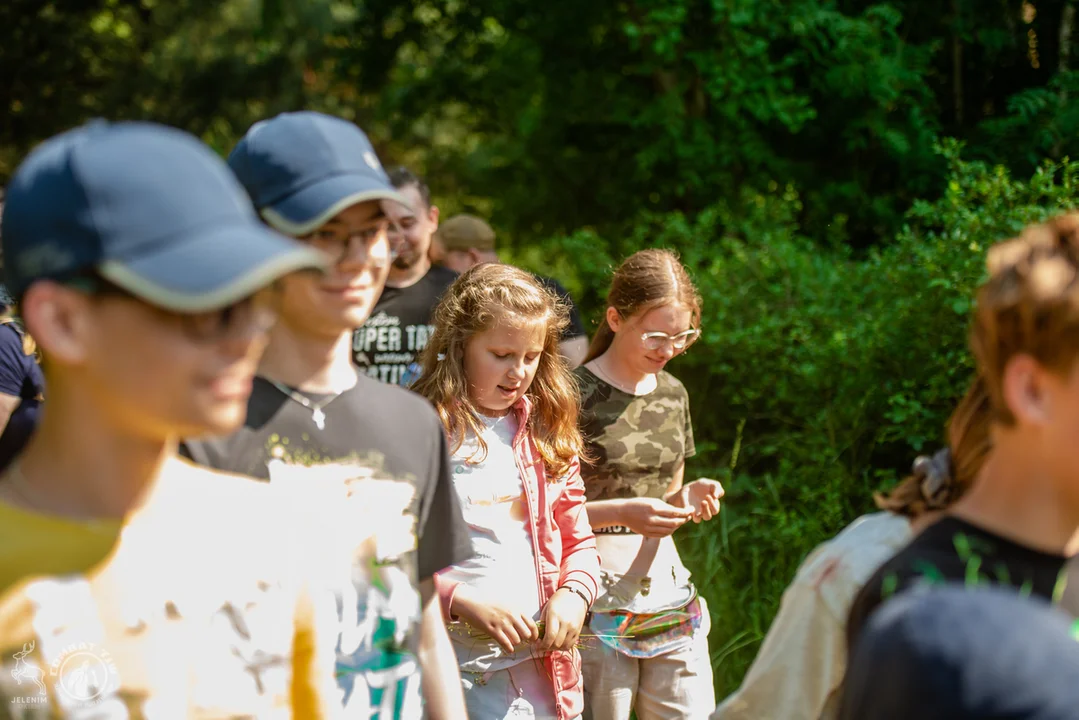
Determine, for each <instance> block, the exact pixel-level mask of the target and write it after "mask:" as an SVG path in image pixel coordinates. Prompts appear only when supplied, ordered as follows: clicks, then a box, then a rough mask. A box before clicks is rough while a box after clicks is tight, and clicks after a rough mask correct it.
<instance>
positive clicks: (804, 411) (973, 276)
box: [519, 142, 1079, 697]
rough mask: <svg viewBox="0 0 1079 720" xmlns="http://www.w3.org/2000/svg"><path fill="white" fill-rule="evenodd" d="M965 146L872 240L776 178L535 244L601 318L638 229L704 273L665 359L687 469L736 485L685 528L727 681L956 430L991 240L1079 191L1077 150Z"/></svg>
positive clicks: (686, 548) (684, 540) (698, 275)
mask: <svg viewBox="0 0 1079 720" xmlns="http://www.w3.org/2000/svg"><path fill="white" fill-rule="evenodd" d="M960 149H961V148H960V146H959V145H958V144H957V143H954V142H947V143H944V144H943V145H942V146H941V147H940V148H939V151H940V153H941V154H942V156H943V158H944V160H945V161H946V162H947V163H948V165H949V167H950V173H949V180H948V184H947V187H946V188H945V190H944V192H943V195H942V196H941V197H940V199H939V200H936V201H933V202H931V203H929V202H919V203H916V204H915V205H914V207H913V209H912V210H911V211H910V212H909V213H908V214H907V216H906V223H905V226H904V227H903V229H902V231H901V232H900V234H899V235H898V236H897V237H896V238H895V239H894V241H893V242H891V243H890V244H888V245H887V246H885V247H883V248H881V249H878V250H875V251H873V252H872V253H870V254H867V255H865V256H860V257H857V256H853V255H852V254H851V253H850V252H849V251H848V250H846V249H845V248H843V247H842V246H840V245H838V244H836V246H835V247H827V246H825V247H822V244H821V243H820V242H812V241H810V240H809V239H808V238H806V237H804V236H803V235H802V234H801V232H800V230H799V227H798V225H797V224H796V222H795V218H796V217H798V214H799V211H800V207H799V197H798V194H797V193H796V192H795V191H794V190H792V189H791V188H778V187H773V188H770V189H769V191H768V192H760V193H755V192H748V191H747V192H745V193H744V194H743V197H742V199H741V202H740V203H739V204H738V206H737V207H734V206H729V205H727V204H724V203H720V204H717V205H715V206H713V207H712V208H710V209H709V210H708V211H707V212H704V213H702V214H700V215H698V216H697V217H695V218H692V219H691V218H686V217H683V216H682V215H679V214H671V215H663V216H644V217H642V218H641V219H640V221H639V222H638V224H637V230H636V232H634V233H633V234H632V235H631V236H629V237H626V238H619V239H609V240H608V239H604V238H601V237H598V236H597V235H595V234H594V233H590V232H586V231H583V232H579V233H577V234H576V235H574V236H571V237H568V238H555V239H552V240H551V241H549V242H548V243H545V244H544V245H543V246H541V247H538V248H533V249H532V252H533V253H535V256H534V257H533V258H531V259H533V260H538V259H539V258H543V259H544V260H543V263H542V266H540V264H539V263H533V265H535V266H537V269H542V270H545V271H547V272H552V271H555V270H558V269H560V270H563V271H565V272H566V273H567V275H566V281H567V284H568V285H569V286H570V287H571V288H572V289H573V290H574V291H575V292H576V294H577V296H578V297H579V298H580V299H581V303H582V305H583V306H584V307H583V311H584V312H585V313H586V316H587V317H589V318H599V317H600V314H601V311H602V295H603V293H604V292H605V289H606V287H607V284H608V281H609V273H610V268H611V267H612V266H613V265H614V264H615V263H614V261H613V259H614V258H621V257H624V256H625V255H626V254H628V253H630V252H632V251H633V250H635V249H638V248H642V247H648V246H665V247H672V248H675V249H677V250H678V251H679V252H680V253H681V256H682V258H683V261H684V262H685V263H686V264H687V266H689V267H690V268H691V270H692V274H693V276H694V277H695V279H696V281H697V284H698V286H699V288H700V291H701V294H702V296H703V298H704V315H703V321H702V324H703V328H704V334H703V336H702V339H701V341H699V342H698V343H697V344H696V345H694V347H693V348H692V350H691V351H690V352H689V353H687V355H686V356H685V357H682V358H679V359H678V360H676V361H675V362H674V363H673V364H672V365H671V368H670V369H671V371H672V372H674V373H675V374H676V375H678V376H679V377H680V378H681V379H682V380H683V381H684V382H685V383H686V385H687V387H688V389H689V392H690V397H691V399H692V404H693V408H692V409H693V415H694V426H695V430H696V435H697V447H698V450H699V454H698V456H697V458H695V459H694V460H693V461H691V463H690V465H689V468H688V471H687V476H688V477H690V478H692V477H696V476H711V477H716V478H717V479H721V480H722V481H723V482H724V485H725V487H726V489H727V496H726V502H725V506H724V510H723V512H722V514H721V516H720V518H719V519H718V520H716V521H713V522H712V523H709V524H705V525H701V526H691V527H689V528H686V529H683V530H681V531H679V532H680V537H679V545H680V547H681V550H682V552H683V556H684V558H685V561H686V563H687V565H688V566H689V567H690V569H691V570H693V572H694V576H695V578H696V581H697V583H698V585H699V587H700V588H701V589H702V592H703V594H704V595H705V596H706V598H707V599H708V601H709V604H710V606H711V611H712V615H713V630H712V637H711V648H712V660H713V663H714V665H715V668H716V685H717V695H718V696H719V697H723V696H724V695H726V694H727V693H729V692H731V691H733V690H734V689H735V688H736V687H737V685H738V684H739V682H740V681H741V678H742V676H743V674H744V672H745V670H746V668H747V667H748V664H749V663H750V662H751V661H752V659H753V657H754V655H755V653H756V650H757V647H758V645H759V642H760V640H761V639H762V637H763V635H764V633H765V632H766V631H767V629H768V626H769V624H770V622H771V620H772V618H773V616H774V614H775V611H776V609H777V607H778V604H779V600H780V596H781V594H782V592H783V589H784V588H785V587H786V585H787V584H788V582H789V581H790V579H791V577H792V576H793V574H794V571H795V569H796V568H797V566H798V564H799V563H800V562H801V560H802V559H803V558H804V556H805V555H806V553H807V552H808V551H809V550H810V549H811V548H812V547H813V546H815V545H816V544H817V543H819V542H821V541H823V540H825V539H826V538H828V537H830V536H832V535H834V534H835V533H836V532H837V531H839V530H840V529H841V528H842V527H844V526H845V525H846V524H847V523H849V522H850V521H852V520H853V519H854V518H855V517H857V516H858V515H860V514H862V513H864V512H866V511H869V510H871V509H872V501H871V495H872V492H873V491H874V490H876V489H881V488H883V487H885V486H887V485H889V484H891V483H893V482H894V481H895V480H896V479H897V476H898V475H900V474H902V473H903V472H905V471H906V470H907V469H908V468H909V467H910V463H911V461H912V460H913V458H914V456H915V455H916V454H917V453H919V452H924V451H932V450H934V449H935V448H936V446H937V445H938V444H939V443H940V442H942V439H943V433H942V428H943V426H944V423H945V421H946V419H947V416H948V414H949V413H950V411H951V409H952V408H953V407H954V404H955V403H956V401H957V400H958V399H959V397H960V396H961V395H962V393H963V391H964V390H965V388H966V384H967V383H968V382H969V380H970V375H971V368H972V362H971V358H970V356H969V353H968V351H967V340H966V336H967V331H968V328H969V317H970V310H971V304H972V298H973V291H974V288H975V287H976V286H977V284H978V282H979V281H980V279H981V276H982V273H983V272H984V270H983V268H984V251H985V248H986V247H987V246H988V245H990V244H992V243H993V242H995V241H997V240H1000V239H1002V238H1005V237H1008V236H1011V235H1013V234H1015V233H1016V232H1018V231H1019V230H1020V229H1021V228H1022V227H1023V226H1024V225H1025V224H1028V223H1030V222H1033V221H1037V220H1040V219H1044V218H1045V217H1047V216H1049V215H1051V214H1054V213H1056V212H1059V211H1060V210H1061V209H1064V208H1068V207H1069V206H1071V204H1072V202H1073V194H1074V184H1075V178H1076V173H1077V172H1079V164H1073V163H1065V164H1062V165H1054V164H1045V165H1043V166H1042V167H1041V168H1040V169H1039V170H1038V171H1037V172H1036V173H1035V174H1034V176H1033V177H1032V178H1031V179H1030V180H1029V181H1020V180H1015V179H1013V178H1012V177H1010V175H1009V174H1008V173H1007V172H1006V171H1005V170H1004V169H1002V168H999V167H990V166H987V165H984V164H981V163H976V162H964V161H963V160H962V159H961V158H960ZM559 257H561V258H562V259H561V261H558V260H552V258H559ZM529 259H530V258H529V257H528V256H524V257H522V258H519V260H521V261H522V262H524V263H526V264H527V263H528V260H529Z"/></svg>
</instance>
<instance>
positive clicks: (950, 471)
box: [873, 376, 992, 518]
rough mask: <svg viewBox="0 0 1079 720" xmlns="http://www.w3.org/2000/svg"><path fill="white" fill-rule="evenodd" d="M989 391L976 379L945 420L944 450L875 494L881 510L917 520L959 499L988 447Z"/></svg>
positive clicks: (970, 481)
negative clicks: (889, 490) (946, 442)
mask: <svg viewBox="0 0 1079 720" xmlns="http://www.w3.org/2000/svg"><path fill="white" fill-rule="evenodd" d="M991 422H992V405H991V402H990V398H989V389H988V386H987V385H986V384H985V382H984V381H983V380H982V378H981V377H980V376H979V377H978V378H976V379H975V380H974V382H973V384H971V386H970V388H969V389H968V390H967V394H966V395H964V396H963V399H962V400H961V401H960V402H959V406H958V407H957V408H956V409H955V412H954V413H952V416H951V418H950V419H949V420H948V447H947V448H945V449H943V450H939V451H937V453H936V454H934V455H933V456H932V457H924V456H923V457H919V458H918V459H916V460H915V461H914V467H913V468H912V469H911V474H910V476H908V477H907V478H905V479H904V480H903V481H902V482H901V483H899V485H897V486H896V487H895V488H894V489H893V490H892V491H891V492H890V493H888V494H887V495H883V494H881V493H877V494H876V495H874V496H873V499H874V501H875V502H876V504H877V507H879V508H880V509H881V510H888V511H889V512H893V513H896V514H897V515H903V516H906V517H909V518H917V517H919V516H920V515H922V514H924V513H926V512H929V511H932V510H944V509H945V508H947V507H949V506H951V505H952V503H954V502H955V501H956V500H958V499H959V498H960V497H962V496H963V494H964V493H966V492H967V490H969V489H970V487H971V485H973V484H974V480H975V479H976V478H977V477H978V473H979V472H980V471H981V469H982V465H983V464H985V458H986V457H987V456H988V455H989V451H990V449H991V447H992V438H991V436H990V432H989V428H990V424H991Z"/></svg>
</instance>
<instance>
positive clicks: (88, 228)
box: [0, 121, 327, 313]
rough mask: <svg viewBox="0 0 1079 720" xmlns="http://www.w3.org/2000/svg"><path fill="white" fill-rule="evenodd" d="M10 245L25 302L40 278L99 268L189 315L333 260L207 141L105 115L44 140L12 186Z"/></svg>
mask: <svg viewBox="0 0 1079 720" xmlns="http://www.w3.org/2000/svg"><path fill="white" fill-rule="evenodd" d="M0 242H2V244H3V257H4V272H5V276H6V280H7V286H8V289H9V290H10V291H11V294H12V295H13V296H14V297H15V298H16V299H21V298H22V296H23V294H24V293H25V292H26V290H27V288H28V287H30V285H31V284H32V283H34V282H35V281H37V280H43V279H52V280H57V281H61V282H63V281H65V280H69V279H71V278H73V277H75V276H78V275H80V274H82V273H85V272H87V271H93V272H96V273H97V274H99V275H101V276H102V277H104V278H105V279H106V280H108V281H110V282H112V283H113V284H115V285H117V286H119V287H121V288H123V289H125V290H127V291H128V292H130V293H132V294H133V295H135V296H137V297H139V298H140V299H142V300H144V301H146V302H148V303H150V304H151V305H156V306H158V307H162V308H165V309H168V310H173V311H178V312H189V313H193V312H202V311H206V310H213V309H217V308H220V307H224V306H226V305H229V304H231V303H233V302H236V301H237V300H240V299H242V298H244V297H247V296H248V295H251V294H252V293H254V292H256V291H257V290H259V289H261V288H263V287H265V286H267V285H269V284H271V283H272V282H273V281H274V280H276V279H277V278H279V277H281V276H283V275H286V274H288V273H290V272H292V271H295V270H300V269H305V268H318V267H324V266H325V265H326V262H327V259H326V258H325V256H324V255H323V254H322V253H319V252H318V251H316V250H314V249H312V248H310V247H308V246H306V245H304V244H303V243H298V242H296V241H294V240H292V239H290V238H287V237H284V236H283V235H280V234H279V233H275V232H273V231H272V230H271V229H269V228H267V227H266V226H265V225H263V224H262V223H261V222H259V219H258V216H257V214H256V213H255V211H254V208H253V207H252V206H251V202H250V200H249V199H248V197H247V195H246V193H244V191H243V188H242V187H241V186H240V184H239V183H238V182H237V181H236V178H235V177H234V176H233V174H232V173H231V172H229V169H228V167H227V166H226V165H225V163H224V162H223V161H222V160H221V158H219V157H218V156H217V155H215V154H214V153H213V152H212V151H211V150H210V149H209V148H208V147H206V146H205V145H203V144H202V143H201V142H200V141H199V140H197V139H196V138H195V137H193V136H191V135H189V134H187V133H185V132H182V131H180V130H176V129H174V128H168V127H164V126H161V125H154V124H151V123H107V122H104V121H95V122H92V123H90V124H88V125H84V126H82V127H80V128H77V129H75V130H71V131H68V132H66V133H63V134H61V135H58V136H56V137H54V138H52V139H50V140H48V141H46V142H45V143H43V144H42V145H40V146H39V147H38V148H36V149H35V150H34V151H33V152H31V153H30V155H29V156H28V157H27V158H26V160H25V161H24V162H23V163H22V165H20V166H19V168H18V169H17V170H16V172H15V175H14V177H13V178H12V180H11V183H10V184H9V185H8V186H7V189H6V198H5V203H4V208H3V233H2V237H0Z"/></svg>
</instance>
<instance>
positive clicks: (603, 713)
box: [581, 598, 716, 720]
mask: <svg viewBox="0 0 1079 720" xmlns="http://www.w3.org/2000/svg"><path fill="white" fill-rule="evenodd" d="M701 603H702V604H703V603H704V598H701ZM701 609H702V610H703V613H704V618H703V621H702V623H701V627H700V629H699V630H698V631H697V632H696V633H695V634H694V635H693V639H692V640H691V642H690V644H689V645H687V646H686V647H684V648H682V649H681V650H675V651H674V652H671V653H667V654H666V655H660V656H659V657H655V658H649V659H637V658H632V657H628V656H626V655H623V654H622V653H620V652H618V651H616V650H612V649H611V648H609V647H607V646H606V645H604V644H603V643H602V642H599V641H595V640H593V641H588V642H586V643H585V648H584V649H582V650H581V658H582V660H583V666H582V669H583V671H584V714H583V715H582V716H581V717H582V718H583V720H629V715H630V712H631V711H633V712H636V713H637V720H706V719H707V718H708V716H709V715H711V714H712V712H713V711H714V710H715V709H716V697H715V688H713V687H712V663H711V661H710V659H709V657H708V631H709V630H710V629H711V622H710V620H709V617H708V606H707V605H705V606H704V607H702V608H701ZM586 632H587V629H586Z"/></svg>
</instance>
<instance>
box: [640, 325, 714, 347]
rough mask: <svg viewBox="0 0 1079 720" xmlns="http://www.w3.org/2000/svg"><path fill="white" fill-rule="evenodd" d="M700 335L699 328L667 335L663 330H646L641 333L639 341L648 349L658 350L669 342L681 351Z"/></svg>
mask: <svg viewBox="0 0 1079 720" xmlns="http://www.w3.org/2000/svg"><path fill="white" fill-rule="evenodd" d="M700 336H701V329H700V328H690V329H689V330H685V331H683V332H680V333H678V334H677V335H668V334H667V333H665V332H646V333H643V334H642V335H641V342H642V343H644V346H645V347H646V348H647V349H649V350H659V349H660V348H664V347H666V346H667V344H668V343H670V344H671V346H672V347H674V349H675V350H677V351H679V352H681V351H683V350H685V349H686V348H688V347H689V346H690V345H692V344H693V343H695V342H697V338H699V337H700Z"/></svg>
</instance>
